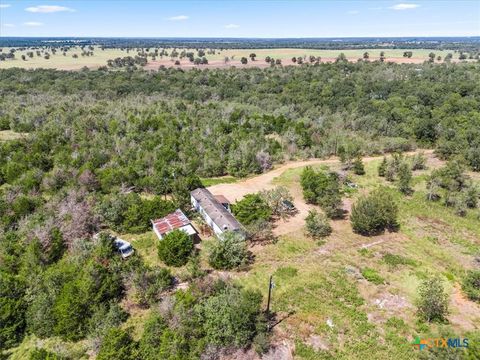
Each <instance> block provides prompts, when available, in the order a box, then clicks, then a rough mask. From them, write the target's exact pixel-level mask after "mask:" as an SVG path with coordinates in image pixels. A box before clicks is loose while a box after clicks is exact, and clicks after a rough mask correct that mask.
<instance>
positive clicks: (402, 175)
mask: <svg viewBox="0 0 480 360" xmlns="http://www.w3.org/2000/svg"><path fill="white" fill-rule="evenodd" d="M411 182H412V170H411V169H410V166H409V165H408V164H407V163H406V162H402V163H401V164H400V165H399V167H398V190H400V192H402V193H403V194H410V193H411V192H412V188H411V186H410V183H411Z"/></svg>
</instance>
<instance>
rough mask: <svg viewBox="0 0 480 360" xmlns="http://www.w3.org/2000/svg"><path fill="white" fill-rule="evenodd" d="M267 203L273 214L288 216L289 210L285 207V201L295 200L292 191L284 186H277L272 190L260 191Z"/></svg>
mask: <svg viewBox="0 0 480 360" xmlns="http://www.w3.org/2000/svg"><path fill="white" fill-rule="evenodd" d="M259 195H260V197H261V198H262V200H263V201H264V202H265V204H267V205H268V207H269V208H270V210H271V211H272V214H273V215H276V216H280V217H282V218H283V217H286V216H287V215H289V210H288V209H287V208H286V207H285V205H284V201H290V202H292V201H293V196H292V194H290V191H289V190H288V189H287V188H286V187H284V186H277V187H276V188H274V189H271V190H264V191H261V192H260V193H259Z"/></svg>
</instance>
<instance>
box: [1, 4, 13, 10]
mask: <svg viewBox="0 0 480 360" xmlns="http://www.w3.org/2000/svg"><path fill="white" fill-rule="evenodd" d="M10 6H12V5H10V4H0V9H6V8H9V7H10Z"/></svg>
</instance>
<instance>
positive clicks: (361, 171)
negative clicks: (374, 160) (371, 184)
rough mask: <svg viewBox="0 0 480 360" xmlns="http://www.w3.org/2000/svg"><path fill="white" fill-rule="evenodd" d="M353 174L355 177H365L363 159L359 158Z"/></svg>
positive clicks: (354, 163) (356, 160)
mask: <svg viewBox="0 0 480 360" xmlns="http://www.w3.org/2000/svg"><path fill="white" fill-rule="evenodd" d="M353 173H354V174H355V175H365V167H364V166H363V161H362V158H361V157H357V158H356V159H355V161H354V162H353Z"/></svg>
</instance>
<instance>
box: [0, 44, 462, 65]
mask: <svg viewBox="0 0 480 360" xmlns="http://www.w3.org/2000/svg"><path fill="white" fill-rule="evenodd" d="M8 50H9V49H8V48H4V49H3V52H8ZM27 51H28V50H26V51H17V52H16V53H15V57H16V58H15V59H14V60H6V61H1V62H0V69H6V68H12V67H19V68H25V69H35V68H53V69H61V70H78V69H81V68H83V67H84V66H86V67H88V68H91V69H95V68H98V67H100V66H104V65H107V61H108V60H109V59H115V58H117V57H125V56H129V55H130V56H135V55H136V54H137V52H136V51H135V50H133V51H130V53H127V51H126V50H121V49H105V50H101V49H100V48H95V50H94V55H93V56H85V57H83V56H81V52H82V51H81V49H79V48H78V49H71V50H69V51H68V52H67V55H66V56H63V54H62V53H61V52H60V51H58V52H57V53H56V54H55V55H53V54H50V59H48V60H46V59H44V58H43V57H38V56H37V55H36V54H35V55H34V57H33V58H31V59H30V58H29V57H28V56H27V60H26V61H24V60H22V59H21V56H22V55H26V53H27ZM167 51H170V50H169V49H167ZM188 51H193V52H194V53H195V54H196V50H188ZM381 51H384V52H385V56H386V60H387V61H394V62H399V63H421V62H423V61H425V60H427V59H428V54H429V53H430V52H433V53H435V55H436V56H441V57H442V59H443V58H444V57H445V55H447V54H448V53H452V54H453V55H454V61H455V60H458V54H455V53H454V52H453V51H448V50H447V51H445V50H443V51H439V50H433V51H432V50H429V49H415V50H409V49H383V50H382V49H358V50H315V49H229V50H223V51H220V50H217V51H216V52H215V54H207V55H206V58H207V59H208V61H209V65H200V66H196V65H193V64H192V63H190V62H189V61H188V60H186V59H183V60H181V61H180V62H181V65H180V67H184V68H192V67H199V68H205V67H226V66H233V65H234V66H262V67H263V66H267V64H266V63H265V61H264V59H265V57H267V56H270V57H273V58H275V59H281V60H282V64H283V65H292V64H293V63H292V61H291V59H292V57H294V56H295V57H299V56H307V57H308V56H310V55H313V56H316V57H318V56H320V57H321V58H322V61H327V62H328V61H334V60H335V59H336V58H337V57H338V55H339V54H340V53H344V54H345V56H346V57H347V59H348V60H350V61H356V60H357V59H359V58H362V56H363V53H364V52H368V53H369V55H370V60H378V58H379V56H380V52H381ZM404 51H412V52H413V56H412V58H410V59H408V58H404V57H403V52H404ZM251 53H255V54H256V55H257V61H255V62H250V61H249V63H248V64H247V65H242V64H241V63H240V59H241V58H242V57H247V58H248V56H249V55H250V54H251ZM73 54H77V55H78V58H76V59H75V58H73V57H72V55H73ZM226 56H227V57H229V58H230V59H231V61H230V62H229V63H228V64H225V62H224V59H225V57H226ZM175 60H176V59H172V58H170V57H163V58H157V60H155V61H152V60H151V59H150V58H149V63H148V65H147V69H156V68H158V66H160V65H164V66H175V65H174V61H175ZM249 60H250V59H249Z"/></svg>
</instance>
